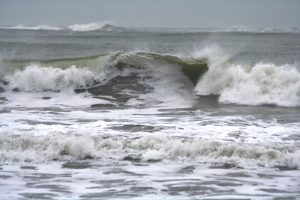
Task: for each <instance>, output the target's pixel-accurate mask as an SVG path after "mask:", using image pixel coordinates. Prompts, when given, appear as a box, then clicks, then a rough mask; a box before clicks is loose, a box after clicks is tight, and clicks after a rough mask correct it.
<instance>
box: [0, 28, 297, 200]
mask: <svg viewBox="0 0 300 200" xmlns="http://www.w3.org/2000/svg"><path fill="white" fill-rule="evenodd" d="M299 170H300V32H299V31H297V30H294V29H291V30H286V29H279V30H278V29H277V30H275V29H266V30H262V29H261V30H244V29H238V28H234V29H167V28H123V27H115V26H111V25H104V26H97V24H87V25H73V26H69V27H52V26H46V25H45V26H37V27H26V26H16V27H8V26H7V27H1V28H0V199H1V200H8V199H9V200H12V199H13V200H15V199H22V200H25V199H135V200H137V199H172V200H173V199H180V200H184V199H207V200H208V199H235V200H237V199H255V200H256V199H264V200H265V199H274V200H275V199H276V200H279V199H290V200H292V199H293V200H294V199H300V171H299Z"/></svg>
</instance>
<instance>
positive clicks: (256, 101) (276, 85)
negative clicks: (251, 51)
mask: <svg viewBox="0 0 300 200" xmlns="http://www.w3.org/2000/svg"><path fill="white" fill-rule="evenodd" d="M196 55H197V56H199V55H201V56H207V57H208V59H209V63H208V67H209V69H208V71H207V73H205V74H204V76H202V77H201V79H200V81H199V82H198V84H197V86H196V88H195V91H196V92H197V94H198V95H219V102H221V103H235V104H244V105H278V106H287V107H296V106H300V73H299V71H298V70H297V67H296V66H295V65H291V64H285V65H275V64H273V63H256V64H254V65H247V64H233V63H230V62H228V60H229V58H230V57H229V56H227V55H225V54H224V53H223V52H222V50H220V49H218V48H207V49H204V50H203V51H200V52H197V53H196Z"/></svg>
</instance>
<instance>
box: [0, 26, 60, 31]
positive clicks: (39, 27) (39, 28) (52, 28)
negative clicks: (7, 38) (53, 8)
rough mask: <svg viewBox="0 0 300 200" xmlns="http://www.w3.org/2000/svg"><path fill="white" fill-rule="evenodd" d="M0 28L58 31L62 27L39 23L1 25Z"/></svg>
mask: <svg viewBox="0 0 300 200" xmlns="http://www.w3.org/2000/svg"><path fill="white" fill-rule="evenodd" d="M0 29H14V30H49V31H60V30H63V28H62V27H58V26H50V25H40V26H24V25H18V26H3V27H0Z"/></svg>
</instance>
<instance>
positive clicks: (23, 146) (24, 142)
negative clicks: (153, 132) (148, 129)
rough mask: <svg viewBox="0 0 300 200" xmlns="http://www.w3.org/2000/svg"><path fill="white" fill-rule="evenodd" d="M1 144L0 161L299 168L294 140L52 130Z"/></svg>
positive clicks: (0, 141) (2, 139)
mask: <svg viewBox="0 0 300 200" xmlns="http://www.w3.org/2000/svg"><path fill="white" fill-rule="evenodd" d="M0 144H1V145H0V163H11V162H46V161H49V160H74V159H75V160H81V159H116V160H134V161H145V162H148V161H150V162H151V161H161V160H170V161H181V162H189V163H190V162H196V163H197V162H200V163H207V164H216V163H218V164H226V163H234V164H235V165H238V166H243V167H244V166H248V165H259V166H265V167H284V168H290V169H299V168H300V163H299V156H300V154H299V152H300V150H299V146H297V145H296V144H294V145H280V144H268V145H265V144H235V143H222V142H216V141H202V140H186V139H185V140H182V139H179V138H170V137H164V136H160V137H159V136H145V137H141V138H138V139H132V138H128V139H127V138H105V139H104V138H102V137H96V136H70V135H57V134H55V135H51V136H39V137H37V136H36V137H32V136H1V140H0Z"/></svg>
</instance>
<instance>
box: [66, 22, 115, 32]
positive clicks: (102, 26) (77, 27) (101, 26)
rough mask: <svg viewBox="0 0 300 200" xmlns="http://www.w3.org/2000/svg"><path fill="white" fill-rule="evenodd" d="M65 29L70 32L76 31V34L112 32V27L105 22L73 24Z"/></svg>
mask: <svg viewBox="0 0 300 200" xmlns="http://www.w3.org/2000/svg"><path fill="white" fill-rule="evenodd" d="M67 29H69V30H72V31H78V32H85V31H97V30H106V31H113V30H114V26H112V25H110V24H108V23H107V22H104V23H96V22H93V23H88V24H73V25H70V26H68V27H67Z"/></svg>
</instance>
